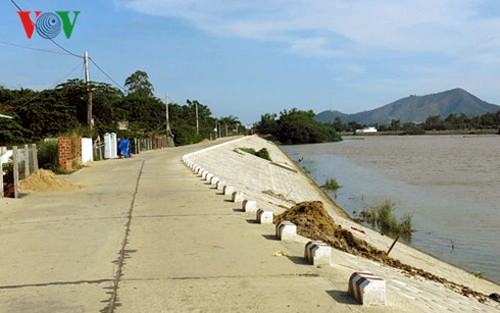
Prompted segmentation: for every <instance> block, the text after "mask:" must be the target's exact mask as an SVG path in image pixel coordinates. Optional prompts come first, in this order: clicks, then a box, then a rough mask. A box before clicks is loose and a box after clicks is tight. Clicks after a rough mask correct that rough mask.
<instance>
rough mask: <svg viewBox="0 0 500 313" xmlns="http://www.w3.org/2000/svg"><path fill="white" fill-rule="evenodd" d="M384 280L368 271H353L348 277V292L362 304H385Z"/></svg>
mask: <svg viewBox="0 0 500 313" xmlns="http://www.w3.org/2000/svg"><path fill="white" fill-rule="evenodd" d="M385 291H386V284H385V280H384V279H382V278H380V277H378V276H376V275H374V274H372V273H370V272H354V273H353V274H352V275H351V277H350V278H349V290H348V292H349V294H350V295H351V296H352V297H354V299H356V301H358V302H359V303H360V304H363V305H385V304H386V293H385Z"/></svg>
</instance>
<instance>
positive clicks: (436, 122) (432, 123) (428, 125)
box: [424, 115, 445, 130]
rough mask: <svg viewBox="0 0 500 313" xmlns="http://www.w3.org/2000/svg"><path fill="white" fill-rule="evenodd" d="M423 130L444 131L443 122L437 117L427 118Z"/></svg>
mask: <svg viewBox="0 0 500 313" xmlns="http://www.w3.org/2000/svg"><path fill="white" fill-rule="evenodd" d="M424 128H425V130H444V129H445V126H444V121H443V119H442V118H441V116H439V115H431V116H429V117H428V118H427V119H426V120H425V123H424Z"/></svg>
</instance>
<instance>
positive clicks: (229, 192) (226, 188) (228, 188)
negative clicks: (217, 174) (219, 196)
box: [222, 185, 234, 196]
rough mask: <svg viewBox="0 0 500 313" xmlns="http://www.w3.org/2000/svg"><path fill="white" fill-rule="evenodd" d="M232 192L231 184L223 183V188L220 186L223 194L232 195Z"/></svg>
mask: <svg viewBox="0 0 500 313" xmlns="http://www.w3.org/2000/svg"><path fill="white" fill-rule="evenodd" d="M233 192H234V187H232V186H227V185H225V186H224V188H222V193H224V195H225V196H232V195H233Z"/></svg>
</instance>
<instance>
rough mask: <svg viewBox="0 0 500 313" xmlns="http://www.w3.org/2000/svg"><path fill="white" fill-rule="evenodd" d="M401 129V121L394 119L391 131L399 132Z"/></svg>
mask: <svg viewBox="0 0 500 313" xmlns="http://www.w3.org/2000/svg"><path fill="white" fill-rule="evenodd" d="M400 129H401V121H400V120H397V119H394V118H393V119H392V120H391V130H392V131H398V130H400Z"/></svg>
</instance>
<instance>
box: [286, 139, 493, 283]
mask: <svg viewBox="0 0 500 313" xmlns="http://www.w3.org/2000/svg"><path fill="white" fill-rule="evenodd" d="M282 149H283V150H284V151H285V153H287V154H288V155H289V156H290V157H291V158H292V159H293V160H295V161H297V160H299V158H303V160H302V161H301V162H299V163H298V164H299V166H301V167H305V168H307V170H308V171H310V176H311V177H312V178H313V179H314V180H315V181H316V183H317V184H318V185H322V184H324V183H325V181H326V179H329V178H335V179H336V180H337V181H338V183H339V184H340V185H342V188H340V189H338V190H337V192H336V193H333V192H329V194H330V196H331V197H332V198H333V199H334V200H335V202H336V203H337V204H338V205H339V206H340V207H342V208H343V209H344V210H345V211H346V212H347V213H349V214H350V215H351V216H354V215H355V213H356V212H360V211H361V210H362V209H364V208H370V207H373V206H376V205H378V204H380V203H382V202H383V201H385V200H390V201H392V202H393V203H395V205H396V206H395V214H396V216H398V217H401V216H403V215H404V214H411V215H412V224H413V228H414V229H415V230H416V232H415V233H413V236H412V240H411V243H410V244H411V245H413V246H415V247H417V248H418V249H420V250H423V251H425V252H427V253H429V254H432V255H434V256H436V257H438V258H440V259H442V260H445V261H447V262H449V263H452V264H455V265H458V266H460V267H462V268H464V269H466V270H468V271H470V272H474V273H478V272H484V275H485V277H486V278H487V279H489V280H492V281H494V282H496V283H499V284H500V136H367V137H358V136H356V137H345V138H344V141H343V142H339V143H327V144H315V145H298V146H283V147H282Z"/></svg>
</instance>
